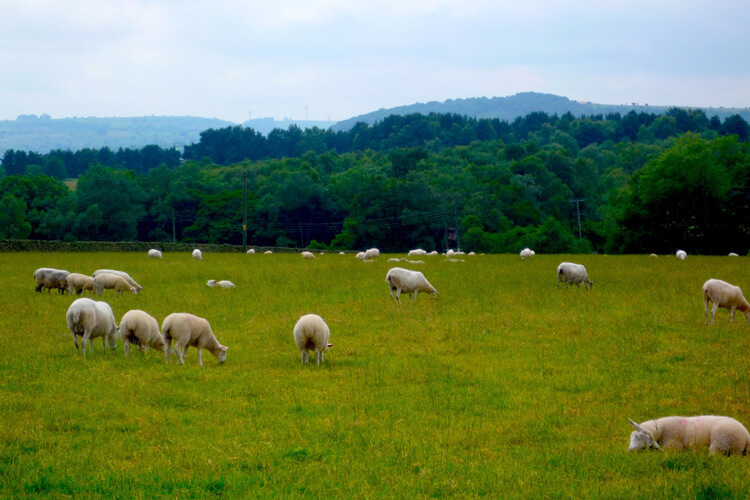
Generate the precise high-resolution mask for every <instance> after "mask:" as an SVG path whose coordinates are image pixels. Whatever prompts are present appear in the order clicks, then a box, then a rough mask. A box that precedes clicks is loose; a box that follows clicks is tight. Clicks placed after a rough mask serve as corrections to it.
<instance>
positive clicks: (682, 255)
mask: <svg viewBox="0 0 750 500" xmlns="http://www.w3.org/2000/svg"><path fill="white" fill-rule="evenodd" d="M675 256H676V257H677V260H685V259H687V252H685V250H677V253H676V254H675Z"/></svg>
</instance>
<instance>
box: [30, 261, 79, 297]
mask: <svg viewBox="0 0 750 500" xmlns="http://www.w3.org/2000/svg"><path fill="white" fill-rule="evenodd" d="M69 274H70V273H69V272H68V271H65V270H63V269H53V268H50V267H40V268H39V269H37V270H36V271H34V279H35V280H36V291H37V292H41V291H42V288H46V289H47V291H48V292H52V289H53V288H54V289H56V290H59V291H60V293H65V290H66V289H67V287H68V282H67V281H66V280H65V279H66V278H67V277H68V275H69Z"/></svg>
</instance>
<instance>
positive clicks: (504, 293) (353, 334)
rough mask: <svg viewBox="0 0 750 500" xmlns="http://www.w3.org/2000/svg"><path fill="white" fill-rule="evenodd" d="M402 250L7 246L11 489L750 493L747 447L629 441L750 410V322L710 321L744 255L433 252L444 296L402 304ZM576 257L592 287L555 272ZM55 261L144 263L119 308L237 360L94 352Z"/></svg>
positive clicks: (2, 475)
mask: <svg viewBox="0 0 750 500" xmlns="http://www.w3.org/2000/svg"><path fill="white" fill-rule="evenodd" d="M389 257H392V256H391V255H381V257H380V259H379V260H378V261H376V262H374V263H367V264H365V263H362V262H359V261H357V260H355V259H354V257H353V256H352V255H351V254H347V255H345V256H340V255H335V254H326V255H318V256H317V258H316V259H315V260H314V261H305V260H303V259H302V258H301V257H300V256H299V255H297V254H274V255H262V254H255V255H244V254H211V253H204V255H203V258H204V260H203V261H202V262H196V261H193V260H192V258H191V257H190V254H189V253H184V254H170V253H165V254H164V258H163V259H161V260H152V259H148V258H147V257H146V256H145V254H141V253H137V254H136V253H5V254H0V304H2V309H0V347H2V352H1V353H0V497H4V498H23V497H34V498H70V497H75V498H97V497H107V498H175V497H180V498H205V497H212V496H222V497H227V498H248V497H284V498H287V497H309V498H324V497H325V498H381V497H385V498H429V497H456V498H474V497H489V498H501V497H502V498H669V497H679V498H745V497H748V496H750V481H749V480H748V477H750V461H749V460H748V458H747V457H740V456H732V457H723V456H709V455H708V453H707V452H696V453H693V452H673V451H672V452H669V451H668V452H656V451H655V452H642V453H632V452H627V446H628V439H629V435H630V432H631V430H632V428H631V427H630V425H629V423H628V421H627V418H628V417H630V418H632V419H633V420H635V421H637V422H640V421H644V420H648V419H651V418H656V417H660V416H666V415H699V414H718V415H729V416H732V417H734V418H736V419H738V420H739V421H741V422H743V423H744V424H745V425H748V426H750V404H749V403H750V377H749V376H748V374H749V373H750V357H749V356H748V343H749V342H748V335H749V334H750V326H749V325H748V324H747V323H746V321H745V319H744V317H743V316H742V314H741V313H740V314H738V315H737V316H736V318H735V321H734V323H733V324H730V323H729V313H728V311H726V310H723V309H720V310H719V311H718V312H717V317H716V325H715V326H711V327H708V326H706V325H705V321H704V313H703V302H702V299H701V285H702V284H703V282H704V281H705V280H706V279H708V278H719V279H724V280H726V281H729V282H731V283H734V284H737V285H740V286H742V287H744V288H745V289H746V290H747V291H748V292H750V266H748V265H747V259H746V258H743V257H741V258H728V257H697V256H689V257H688V259H687V261H685V262H680V261H677V260H676V259H675V258H674V257H673V256H660V258H658V259H650V258H649V257H648V256H641V255H630V256H605V255H537V256H535V257H534V258H531V259H527V260H523V261H522V260H520V259H519V257H518V256H517V255H478V256H472V257H469V256H464V257H463V258H464V259H465V262H448V261H447V260H446V259H445V258H444V257H422V258H421V259H422V260H423V261H425V264H423V265H411V266H408V267H411V268H413V269H418V270H421V271H422V272H424V273H425V275H426V277H427V278H428V280H429V281H430V282H431V283H432V284H433V285H434V286H435V288H437V289H438V291H439V292H440V296H439V297H435V296H431V295H424V294H420V296H419V298H418V299H417V301H416V302H412V301H410V300H408V297H406V296H403V297H402V301H403V305H401V306H399V305H398V304H397V303H395V302H393V301H391V298H390V294H389V291H388V286H387V285H386V283H385V281H384V279H385V274H386V272H387V270H388V269H389V268H391V267H394V266H395V265H396V264H392V263H389V262H387V259H388V258H389ZM564 260H568V261H572V262H579V263H581V264H584V265H585V266H586V268H587V269H588V272H589V276H590V277H591V279H592V280H593V281H594V283H595V284H594V287H593V289H592V290H586V289H585V288H577V287H575V286H573V287H570V288H561V289H559V290H558V289H557V286H556V276H555V270H556V268H557V265H558V264H559V263H560V262H561V261H564ZM38 267H56V268H60V269H67V270H68V271H71V272H82V273H87V274H90V273H92V272H93V271H94V270H96V269H98V268H114V269H121V270H124V271H127V272H129V273H130V274H131V276H133V278H135V280H136V281H138V282H139V283H140V284H141V285H142V286H143V291H142V293H141V294H139V295H133V294H123V295H122V296H116V295H115V294H114V292H112V291H107V292H105V296H104V297H103V298H102V299H103V300H105V301H107V302H108V303H109V304H110V305H111V306H112V308H113V309H114V312H115V316H116V318H117V321H118V323H119V320H120V318H121V317H122V315H123V314H124V313H125V312H126V311H128V310H130V309H143V310H145V311H147V312H149V313H150V314H151V315H153V316H154V317H156V319H157V320H158V321H159V323H160V324H161V321H162V320H163V319H164V318H165V317H166V316H167V315H168V314H170V313H172V312H192V313H194V314H196V315H199V316H202V317H205V318H206V319H208V320H209V322H210V323H211V326H212V328H213V331H214V332H215V334H216V336H217V337H218V339H219V341H220V342H221V343H222V344H225V345H227V346H229V350H228V353H227V361H226V363H224V364H223V365H220V364H219V363H218V362H217V360H216V358H214V357H213V356H211V354H210V353H208V352H204V355H203V362H204V367H203V368H200V367H199V366H198V364H197V362H198V360H197V352H196V351H195V349H191V350H190V351H189V353H188V355H187V358H186V361H185V365H183V366H179V365H178V364H177V363H176V361H175V359H174V357H173V359H172V363H171V364H169V365H167V364H166V363H165V360H164V356H163V354H160V353H159V352H155V351H154V350H150V351H148V352H146V353H142V352H140V351H139V350H137V349H131V353H130V357H129V358H126V357H125V355H124V351H123V347H122V343H121V341H120V343H119V346H118V348H117V349H116V350H114V351H106V352H105V351H103V350H102V342H101V339H97V340H96V341H95V344H94V353H93V355H90V356H87V357H86V358H83V357H82V356H80V355H78V354H77V353H76V352H75V349H74V345H73V339H72V337H71V335H70V333H69V332H68V330H67V325H66V321H65V313H66V311H67V309H68V307H69V306H70V304H71V303H72V301H73V300H74V299H75V297H73V296H69V295H60V294H58V293H57V292H53V293H47V292H46V291H45V292H43V293H35V292H34V285H35V282H34V279H33V277H32V275H33V272H34V270H35V269H36V268H38ZM403 267H407V266H403ZM208 279H217V280H220V279H229V280H232V281H233V282H234V283H235V284H236V285H237V288H236V289H233V290H220V289H211V288H208V287H206V286H205V283H206V280H208ZM95 300H101V299H98V298H95ZM310 312H313V313H316V314H319V315H321V316H322V317H323V318H324V319H325V320H326V321H327V322H328V325H329V326H330V329H331V343H332V344H333V347H332V348H331V349H330V350H329V351H328V353H327V354H326V360H325V363H324V364H323V365H322V366H320V367H317V366H315V364H314V363H311V364H308V365H302V364H301V362H300V355H299V351H298V350H297V348H296V345H295V343H294V340H293V337H292V328H293V326H294V324H295V322H296V321H297V319H298V318H299V317H300V316H302V315H303V314H306V313H310Z"/></svg>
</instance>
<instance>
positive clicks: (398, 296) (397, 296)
mask: <svg viewBox="0 0 750 500" xmlns="http://www.w3.org/2000/svg"><path fill="white" fill-rule="evenodd" d="M396 300H398V303H399V304H401V289H400V288H397V289H396Z"/></svg>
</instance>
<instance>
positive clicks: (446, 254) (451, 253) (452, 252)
mask: <svg viewBox="0 0 750 500" xmlns="http://www.w3.org/2000/svg"><path fill="white" fill-rule="evenodd" d="M454 255H456V252H455V251H454V250H453V249H452V248H449V249H448V251H447V252H445V256H446V257H453V256H454Z"/></svg>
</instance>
